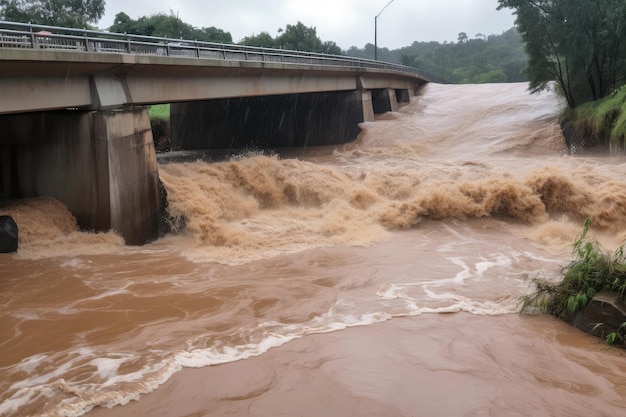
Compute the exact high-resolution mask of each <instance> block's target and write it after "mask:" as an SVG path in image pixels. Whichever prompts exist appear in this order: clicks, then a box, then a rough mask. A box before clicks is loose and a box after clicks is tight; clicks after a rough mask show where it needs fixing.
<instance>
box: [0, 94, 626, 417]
mask: <svg viewBox="0 0 626 417" xmlns="http://www.w3.org/2000/svg"><path fill="white" fill-rule="evenodd" d="M562 108H563V103H562V101H561V100H560V99H559V98H558V97H557V96H556V95H555V94H554V93H550V92H545V93H542V94H540V95H530V94H529V93H528V91H527V85H526V84H491V85H439V84H431V85H428V86H426V87H425V88H423V89H422V90H421V91H420V93H419V94H418V95H417V96H416V97H414V98H413V99H412V100H411V103H409V104H406V105H404V106H402V107H401V108H400V110H399V111H398V112H393V113H387V114H384V115H380V116H377V120H376V121H375V122H366V123H363V124H362V133H361V134H360V135H359V137H358V139H357V140H356V141H355V142H353V143H350V144H347V145H342V146H336V147H320V148H310V149H298V150H289V149H285V150H278V151H277V152H275V153H271V154H269V153H263V152H260V151H256V152H255V151H250V152H247V153H246V154H243V155H237V156H234V157H232V158H229V159H227V160H225V159H215V160H213V161H210V160H209V161H192V162H170V163H162V164H160V165H159V175H160V177H161V180H162V181H163V183H164V185H165V187H166V189H167V192H168V201H169V207H170V211H171V213H172V214H173V215H174V216H182V217H184V218H185V219H186V222H185V224H184V227H183V225H182V224H178V225H175V226H177V227H178V229H179V230H177V231H176V233H172V234H169V235H167V236H165V237H163V238H161V239H159V240H157V241H155V242H153V243H150V244H148V245H145V246H142V247H127V246H124V244H123V241H122V239H121V238H120V237H119V236H117V235H116V234H115V233H113V232H109V233H89V232H82V231H79V230H78V229H77V227H76V221H75V219H74V217H73V216H72V215H71V214H70V213H69V212H68V210H67V208H66V207H65V206H63V205H62V204H60V203H59V202H57V201H55V200H52V199H46V198H42V199H31V200H23V201H19V202H16V203H13V204H12V205H10V206H5V207H0V214H10V215H12V216H13V217H14V218H15V219H16V221H17V223H18V225H19V227H20V250H19V252H18V253H17V254H4V255H0V326H1V328H2V340H0V415H1V416H80V415H87V416H89V417H102V416H123V415H132V416H134V417H141V416H146V417H147V416H151V417H152V416H180V417H183V416H187V417H191V416H194V417H200V416H226V415H238V416H242V415H247V416H349V415H359V416H428V417H432V416H446V417H450V416H497V417H502V416H534V417H536V416H557V415H559V416H560V415H568V416H590V415H593V416H615V415H622V414H623V410H624V409H625V407H626V357H625V356H624V352H623V351H622V350H620V349H610V350H606V349H604V345H603V344H602V343H601V342H600V341H598V340H597V339H595V338H594V337H591V336H588V335H586V334H584V333H582V332H580V331H579V330H577V329H575V328H573V327H571V326H568V325H567V324H564V323H562V322H560V321H558V320H556V319H553V318H552V317H550V316H547V315H533V316H520V315H518V314H517V309H518V302H519V298H520V297H521V296H523V295H524V294H527V293H529V292H530V291H531V288H530V286H529V282H528V280H527V279H526V277H528V276H535V275H541V276H544V277H546V278H547V279H551V280H557V279H559V273H560V269H561V268H562V267H563V266H565V265H566V264H568V263H569V262H570V261H571V259H572V251H571V249H572V243H573V242H574V241H575V240H576V238H577V236H578V235H579V234H580V233H581V231H582V225H583V223H584V220H585V219H586V218H590V219H591V221H592V230H591V232H592V236H593V237H594V238H595V239H597V240H598V241H599V242H600V243H601V244H602V245H603V246H604V247H605V248H607V250H614V249H616V248H617V247H618V246H619V245H620V244H622V242H623V241H624V239H625V238H626V183H625V182H622V179H624V178H626V158H624V157H608V156H607V157H602V156H597V155H596V156H582V155H576V154H569V153H568V152H567V150H566V149H565V146H564V140H563V136H562V134H561V132H560V129H559V126H558V124H557V117H558V114H559V112H560V111H561V109H562Z"/></svg>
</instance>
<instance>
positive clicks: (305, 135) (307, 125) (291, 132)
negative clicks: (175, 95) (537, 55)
mask: <svg viewBox="0 0 626 417" xmlns="http://www.w3.org/2000/svg"><path fill="white" fill-rule="evenodd" d="M372 119H373V107H372V100H371V96H369V92H366V91H361V90H351V91H340V92H329V93H306V94H287V95H276V96H263V97H241V98H228V99H216V100H208V101H198V102H187V103H178V104H172V105H171V107H170V122H171V141H172V149H173V150H180V149H183V150H191V149H240V148H245V147H259V148H277V147H288V146H317V145H335V144H341V143H346V142H350V141H352V140H354V139H356V137H357V136H358V134H359V133H360V131H361V129H360V128H359V126H358V125H359V123H362V122H364V121H365V120H372Z"/></svg>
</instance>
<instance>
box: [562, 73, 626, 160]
mask: <svg viewBox="0 0 626 417" xmlns="http://www.w3.org/2000/svg"><path fill="white" fill-rule="evenodd" d="M565 117H566V118H569V119H572V121H573V124H574V128H575V129H576V132H577V133H578V135H579V136H582V137H585V136H587V137H596V138H598V137H599V138H606V139H607V140H610V142H611V144H612V145H614V146H616V147H618V148H621V149H626V85H624V86H622V87H621V88H619V89H617V90H615V91H614V92H613V94H611V95H610V96H608V97H605V98H604V99H602V100H597V101H592V102H589V103H584V104H581V105H580V106H578V107H576V108H575V109H574V110H570V111H568V112H567V114H566V115H565Z"/></svg>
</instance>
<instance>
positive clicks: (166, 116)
mask: <svg viewBox="0 0 626 417" xmlns="http://www.w3.org/2000/svg"><path fill="white" fill-rule="evenodd" d="M148 114H150V120H165V121H169V120H170V105H169V104H155V105H152V106H150V109H149V110H148Z"/></svg>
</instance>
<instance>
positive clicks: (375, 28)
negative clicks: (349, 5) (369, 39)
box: [374, 0, 393, 61]
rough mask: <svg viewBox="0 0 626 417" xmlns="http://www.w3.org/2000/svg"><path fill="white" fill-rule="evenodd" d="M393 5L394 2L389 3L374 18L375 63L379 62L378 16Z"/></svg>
mask: <svg viewBox="0 0 626 417" xmlns="http://www.w3.org/2000/svg"><path fill="white" fill-rule="evenodd" d="M391 3H393V0H391V1H390V2H389V3H387V4H386V5H385V7H383V8H382V9H381V10H380V12H378V14H377V15H376V16H375V17H374V60H375V61H377V60H378V16H380V14H381V13H382V12H383V10H385V9H386V8H387V6H389V5H390V4H391Z"/></svg>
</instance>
